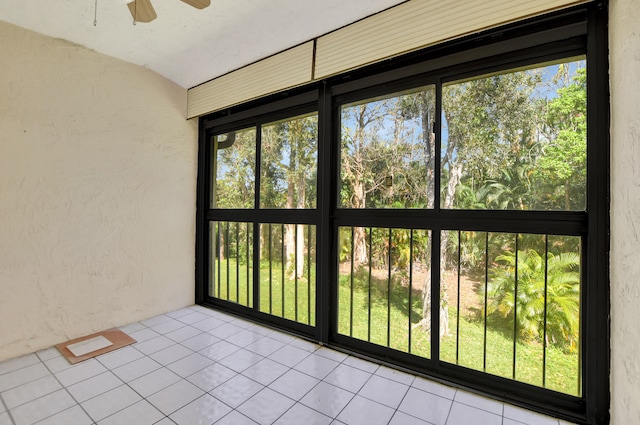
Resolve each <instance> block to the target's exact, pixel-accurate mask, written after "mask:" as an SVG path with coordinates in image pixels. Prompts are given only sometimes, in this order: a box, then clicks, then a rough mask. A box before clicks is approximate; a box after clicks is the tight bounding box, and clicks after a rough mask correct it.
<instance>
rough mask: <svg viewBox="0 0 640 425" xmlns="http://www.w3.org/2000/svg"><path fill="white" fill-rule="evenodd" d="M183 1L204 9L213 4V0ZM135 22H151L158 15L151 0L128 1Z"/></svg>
mask: <svg viewBox="0 0 640 425" xmlns="http://www.w3.org/2000/svg"><path fill="white" fill-rule="evenodd" d="M182 2H184V3H186V4H188V5H189V6H193V7H195V8H196V9H204V8H205V7H208V6H209V5H210V4H211V0H182ZM127 6H129V12H131V16H133V22H134V23H135V22H151V21H153V20H154V19H156V18H157V17H158V15H157V14H156V11H155V9H154V8H153V5H152V4H151V0H133V1H131V2H129V3H127Z"/></svg>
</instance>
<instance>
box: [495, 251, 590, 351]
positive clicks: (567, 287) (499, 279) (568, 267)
mask: <svg viewBox="0 0 640 425" xmlns="http://www.w3.org/2000/svg"><path fill="white" fill-rule="evenodd" d="M516 259H517V260H516ZM496 260H497V261H499V262H501V263H503V266H502V267H499V268H497V269H494V272H493V273H492V279H491V280H490V282H489V283H488V289H487V291H488V292H487V294H488V301H487V313H488V314H496V315H499V316H502V317H503V318H507V317H509V316H513V311H514V307H516V306H517V318H516V320H517V329H518V331H519V337H520V338H522V339H523V340H525V341H531V340H538V341H542V338H543V335H545V324H546V337H547V341H546V343H547V344H549V342H551V343H553V344H555V345H558V346H560V347H562V348H563V349H567V350H569V351H573V350H575V349H576V348H577V345H578V341H579V339H578V338H579V323H580V314H579V313H580V272H579V269H580V256H579V254H578V253H576V252H563V253H560V254H558V255H554V254H553V253H551V252H548V253H547V258H546V264H545V256H543V255H540V253H538V251H536V250H533V249H529V250H524V251H520V250H518V255H517V257H516V254H515V253H514V252H506V253H504V254H503V255H500V256H498V257H497V258H496ZM545 269H546V294H545ZM516 271H517V279H518V285H517V297H515V296H514V292H515V291H516V286H515V280H516V279H515V278H516ZM545 295H546V323H545V320H544V319H545ZM514 300H515V302H514Z"/></svg>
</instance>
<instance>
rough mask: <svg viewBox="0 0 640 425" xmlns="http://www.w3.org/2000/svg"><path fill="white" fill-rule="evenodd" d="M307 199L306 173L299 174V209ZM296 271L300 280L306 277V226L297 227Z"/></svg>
mask: <svg viewBox="0 0 640 425" xmlns="http://www.w3.org/2000/svg"><path fill="white" fill-rule="evenodd" d="M306 197H307V187H306V186H305V176H304V173H298V204H297V207H298V209H302V208H304V206H305V205H304V204H305V202H306ZM295 236H296V243H295V245H296V246H295V249H296V262H295V263H296V265H295V267H296V269H295V273H294V275H295V277H297V278H298V279H300V278H301V277H303V276H304V241H305V239H304V225H302V224H298V225H297V233H296V235H295Z"/></svg>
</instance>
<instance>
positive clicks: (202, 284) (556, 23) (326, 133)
mask: <svg viewBox="0 0 640 425" xmlns="http://www.w3.org/2000/svg"><path fill="white" fill-rule="evenodd" d="M607 8H608V3H607V2H606V1H604V2H591V3H588V4H585V5H581V6H577V7H573V8H570V9H567V10H563V11H560V12H555V13H551V14H547V15H543V16H540V17H536V18H531V19H527V20H524V21H522V22H518V23H515V24H511V25H507V26H504V27H501V28H497V29H493V30H488V31H483V32H481V33H479V34H474V35H471V36H467V37H463V38H461V39H458V40H455V41H451V42H446V43H442V44H439V45H436V46H434V47H430V48H427V49H424V50H421V51H418V52H414V53H410V54H406V55H403V56H400V57H397V58H393V59H389V60H386V61H383V62H381V63H377V64H374V65H370V66H367V67H364V68H361V69H357V70H354V71H350V72H346V73H343V74H340V75H337V76H334V77H330V78H328V79H326V80H323V81H319V82H315V83H312V84H309V85H306V86H303V87H299V88H295V89H291V90H288V91H286V92H282V93H277V94H275V95H271V96H267V97H265V98H262V99H258V100H255V101H252V102H248V103H246V104H243V105H239V106H235V107H232V108H229V109H228V110H225V111H219V112H216V113H213V114H210V115H207V116H205V117H202V118H200V122H199V126H200V138H199V158H198V197H197V202H198V204H197V218H196V302H197V303H198V304H201V305H205V306H209V307H215V308H219V309H222V310H224V311H227V312H230V313H234V314H239V315H242V316H247V317H251V318H253V319H256V320H259V321H261V322H263V323H266V324H269V325H272V326H275V327H278V328H281V329H285V330H288V331H291V332H294V333H297V334H299V335H301V336H304V337H307V338H310V339H312V340H314V341H318V342H320V343H323V344H327V345H329V346H332V347H335V348H337V349H342V350H345V351H348V352H356V353H359V354H360V355H364V356H367V357H369V358H372V359H376V360H377V361H381V362H387V363H391V364H394V365H396V366H398V367H401V368H405V369H408V370H410V371H412V372H413V373H417V374H422V375H425V376H429V377H432V378H435V379H440V380H443V381H446V382H447V383H449V384H452V385H456V386H459V387H463V388H467V389H470V390H472V391H478V392H481V393H485V394H488V395H491V396H493V397H495V398H498V399H501V400H504V401H506V402H509V403H512V404H516V405H520V406H523V407H526V408H529V409H532V410H535V411H539V412H542V413H546V414H551V415H553V416H556V417H558V418H561V419H566V420H569V421H572V422H577V423H585V424H606V423H608V422H609V398H610V392H609V370H610V354H609V341H610V328H609V326H610V324H609V308H610V307H609V167H610V165H609V155H610V153H609V146H610V141H609V91H608V90H609V88H608V85H609V81H608V47H607V44H608V38H607V23H608V16H607ZM582 55H586V60H587V65H586V66H587V70H588V71H587V105H588V106H587V111H588V112H587V140H588V142H587V205H586V210H585V211H584V212H576V211H569V212H565V211H494V210H491V211H487V210H441V208H440V202H439V193H438V192H439V191H437V192H436V197H435V199H434V208H433V209H425V210H368V209H363V210H348V209H341V208H339V206H338V202H337V196H335V195H336V192H337V187H338V174H339V167H340V164H339V155H340V152H339V151H340V143H339V137H340V136H339V126H338V125H336V124H335V123H337V122H339V114H340V111H339V109H340V105H342V104H346V103H349V102H353V101H357V100H363V99H367V98H370V97H375V96H379V95H384V94H390V93H394V92H397V91H401V90H403V89H410V88H416V87H420V86H424V85H428V84H436V90H437V99H438V100H437V103H436V111H437V113H436V129H435V133H436V152H439V147H440V137H441V131H440V130H441V123H440V119H441V117H440V113H439V112H440V111H441V108H442V105H441V98H442V97H441V90H442V85H443V84H444V83H446V82H450V81H456V80H459V79H462V78H467V77H474V76H481V75H484V74H486V73H490V72H497V71H503V70H509V69H513V68H516V67H520V66H527V65H535V64H541V63H545V62H549V61H554V60H559V59H563V58H571V57H576V56H582ZM311 107H312V108H313V109H314V110H317V111H318V131H319V134H318V154H317V155H318V180H317V184H318V188H317V193H318V199H317V208H316V209H315V210H303V211H302V213H300V211H295V210H292V211H290V212H289V211H287V212H286V214H283V211H282V210H260V211H258V214H261V215H260V217H259V218H256V215H255V214H254V213H252V212H246V211H245V212H241V211H238V210H229V211H227V212H225V213H223V214H219V211H216V212H212V211H211V210H209V208H208V205H209V204H208V196H209V195H208V194H209V193H210V190H209V189H210V187H209V185H210V176H209V173H210V160H209V158H210V154H211V153H210V151H209V150H208V148H207V146H208V144H209V143H208V142H207V140H208V137H209V136H210V135H211V134H212V133H211V131H214V132H216V133H222V132H224V131H228V130H233V129H238V128H242V127H246V126H247V125H249V124H250V123H254V122H265V123H266V122H269V121H273V120H275V119H277V118H278V117H282V118H284V117H293V116H295V115H297V114H299V112H297V111H301V110H304V109H305V108H307V109H308V108H311ZM439 157H440V155H439V154H438V155H437V156H436V167H435V171H436V172H435V173H434V175H435V176H436V181H435V187H436V188H439V187H440V181H439V170H440V158H439ZM258 158H259V155H258ZM258 160H259V159H258ZM256 190H257V191H258V190H259V180H258V178H257V181H256ZM255 207H256V210H259V209H258V207H257V205H256V206H255ZM399 213H401V214H402V225H401V226H402V227H406V228H425V229H429V230H431V231H432V237H433V240H432V251H433V252H432V258H437V256H438V252H437V251H438V250H439V244H438V243H437V237H438V238H439V232H440V231H441V230H449V229H455V230H478V231H492V232H510V233H537V234H540V233H546V234H558V235H573V236H581V237H582V240H583V252H582V275H583V287H582V293H583V299H582V301H581V302H582V306H581V323H582V326H583V332H582V341H581V349H582V360H581V361H582V365H581V367H582V383H583V391H582V395H581V396H580V397H574V396H569V395H565V394H561V393H558V392H554V391H551V390H546V389H543V388H538V387H534V386H532V385H528V384H524V383H520V382H516V381H513V380H510V379H505V378H500V377H496V376H491V375H488V374H486V373H483V372H478V371H474V370H470V369H466V368H462V367H459V366H456V365H452V364H447V363H445V362H440V361H438V360H437V359H433V360H428V361H426V362H425V359H424V358H417V357H416V356H412V355H408V354H406V353H400V352H395V353H394V352H389V350H386V349H382V348H381V347H378V346H376V345H374V344H370V343H367V342H363V341H356V342H354V341H353V340H350V339H349V338H347V337H345V336H344V335H339V334H338V332H337V326H336V324H337V309H336V308H334V307H335V306H336V305H337V304H336V303H337V289H336V285H335V280H336V275H337V264H336V261H335V258H336V256H337V252H336V251H337V238H338V235H337V229H338V227H339V226H363V227H370V226H371V227H397V224H396V223H394V221H395V220H396V218H397V216H398V214H399ZM225 217H226V218H228V219H229V220H232V221H238V220H246V221H254V222H258V221H259V222H278V223H280V222H287V223H288V222H292V223H297V222H303V221H304V223H305V224H314V225H316V232H317V235H318V239H317V247H316V249H317V257H316V261H317V263H316V264H317V265H316V267H317V270H316V271H317V274H316V285H317V286H316V288H317V294H316V326H315V327H308V326H302V325H300V324H296V323H293V324H292V323H291V322H290V321H286V320H284V319H280V318H277V317H273V316H269V315H266V314H263V313H260V312H257V311H248V309H246V308H243V307H239V306H236V305H232V304H231V303H227V302H221V301H219V300H215V299H212V298H210V297H207V295H206V294H207V293H206V285H207V282H208V280H207V276H206V273H207V258H208V247H207V245H208V242H207V240H206V238H207V236H206V234H207V233H208V230H207V228H208V222H209V221H211V220H213V219H215V220H221V221H223V220H225ZM283 217H284V218H283ZM283 220H284V221H283ZM296 220H299V221H296ZM311 222H312V223H311ZM425 223H428V224H425ZM254 229H255V226H254ZM254 231H255V230H254ZM439 273H440V271H439V268H438V267H433V268H432V285H433V286H432V305H438V303H439V291H438V288H439V287H438V284H439ZM438 320H439V317H438V314H437V309H432V323H434V324H437V323H438ZM432 352H439V348H438V338H434V339H432Z"/></svg>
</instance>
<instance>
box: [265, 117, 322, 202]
mask: <svg viewBox="0 0 640 425" xmlns="http://www.w3.org/2000/svg"><path fill="white" fill-rule="evenodd" d="M260 155H261V166H260V172H261V179H260V208H287V209H293V208H298V209H301V208H315V207H316V197H317V195H316V186H317V185H316V178H317V174H318V172H317V170H318V115H317V114H312V115H305V116H300V117H296V118H290V119H287V120H284V121H279V122H276V123H271V124H265V125H264V126H262V145H261V149H260Z"/></svg>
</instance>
